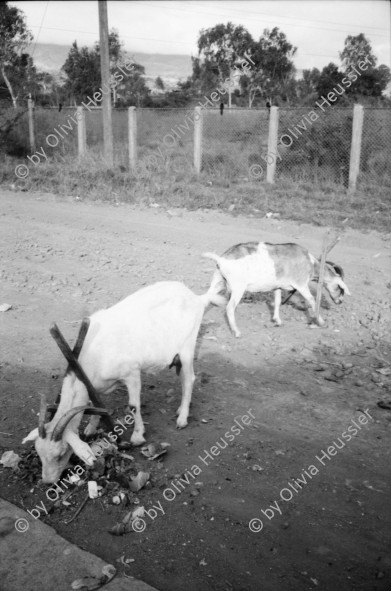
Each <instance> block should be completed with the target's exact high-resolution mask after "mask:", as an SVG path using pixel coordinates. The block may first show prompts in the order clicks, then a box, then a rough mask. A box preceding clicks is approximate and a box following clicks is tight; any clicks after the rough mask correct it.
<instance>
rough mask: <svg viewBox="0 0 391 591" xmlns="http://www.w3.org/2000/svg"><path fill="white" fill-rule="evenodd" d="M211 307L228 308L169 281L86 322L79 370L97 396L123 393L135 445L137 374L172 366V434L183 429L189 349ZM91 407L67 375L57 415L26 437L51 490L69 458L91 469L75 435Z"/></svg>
mask: <svg viewBox="0 0 391 591" xmlns="http://www.w3.org/2000/svg"><path fill="white" fill-rule="evenodd" d="M210 303H213V304H215V305H222V304H224V303H225V300H224V298H222V297H221V296H218V295H216V293H214V292H212V291H211V290H209V291H208V292H207V293H206V294H204V295H201V296H198V295H195V294H194V293H193V292H192V291H191V290H190V289H188V288H187V287H186V286H185V285H184V284H183V283H179V282H176V281H166V282H160V283H155V284H154V285H151V286H149V287H146V288H144V289H141V290H139V291H137V292H136V293H134V294H132V295H130V296H129V297H127V298H126V299H124V300H122V301H121V302H119V303H118V304H116V305H114V306H112V307H111V308H108V309H106V310H101V311H99V312H96V313H95V314H93V315H92V316H91V318H90V326H89V329H88V332H87V336H86V339H85V342H84V344H83V347H82V349H81V352H80V355H79V362H80V364H81V366H82V368H83V369H84V371H85V373H86V374H87V376H88V378H89V379H90V381H91V382H92V385H93V386H94V387H95V388H96V390H97V391H100V392H103V393H105V392H111V391H113V390H114V389H115V387H116V385H117V384H118V383H119V382H121V383H124V384H125V385H126V387H127V389H128V393H129V405H130V406H132V407H134V408H135V413H134V431H133V434H132V437H131V442H132V443H133V444H134V445H140V444H142V443H143V442H144V441H145V439H144V437H143V435H144V424H143V421H142V418H141V413H140V391H141V377H140V372H141V371H142V370H144V371H146V372H152V373H153V372H155V371H158V370H160V369H163V368H164V367H167V366H169V365H170V364H171V365H173V364H174V365H176V366H177V369H180V368H182V372H181V380H182V401H181V405H180V407H179V408H178V411H177V414H178V415H179V416H178V419H177V426H178V427H179V428H183V427H185V426H186V425H187V419H188V414H189V406H190V402H191V395H192V390H193V384H194V379H195V378H194V371H193V358H194V349H195V345H196V339H197V335H198V332H199V329H200V325H201V321H202V317H203V314H204V311H205V308H206V307H207V305H208V304H210ZM88 402H89V398H88V394H87V390H86V387H85V386H84V384H83V383H82V382H81V381H80V380H78V379H77V378H76V376H75V375H74V373H73V372H72V371H69V372H68V373H67V375H66V376H65V378H64V381H63V385H62V390H61V402H60V404H59V407H58V409H57V412H56V414H55V416H54V417H53V419H52V420H51V421H50V423H47V424H46V425H44V423H43V420H44V419H43V417H44V411H45V409H43V412H42V408H41V422H40V425H39V427H38V429H34V430H33V431H31V433H30V434H29V435H28V436H27V437H26V438H25V439H24V440H23V443H26V442H27V441H34V442H35V447H36V450H37V452H38V455H39V456H40V458H41V461H42V480H43V482H46V483H52V482H56V481H57V480H58V479H59V478H60V476H61V473H62V471H63V470H64V469H65V467H66V465H67V463H68V460H69V458H70V456H71V454H72V452H74V453H75V454H76V455H77V456H79V457H80V458H81V459H83V460H84V461H85V462H86V463H87V464H88V465H92V464H93V461H94V459H95V458H94V455H93V453H92V450H91V448H90V446H89V445H88V444H87V443H85V442H83V441H82V440H81V439H80V437H79V435H78V427H79V424H80V421H81V417H82V415H81V411H82V410H84V409H85V408H84V407H85V405H87V404H88ZM80 406H81V407H82V408H81V409H80ZM75 407H79V408H75ZM98 422H99V417H97V416H94V417H92V418H91V420H90V423H89V425H88V426H87V428H86V431H85V434H86V435H91V434H92V433H94V431H95V430H96V427H97V424H98Z"/></svg>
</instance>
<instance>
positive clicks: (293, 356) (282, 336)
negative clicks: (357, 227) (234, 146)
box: [0, 190, 391, 591]
mask: <svg viewBox="0 0 391 591" xmlns="http://www.w3.org/2000/svg"><path fill="white" fill-rule="evenodd" d="M323 234H324V230H323V229H321V228H315V227H311V226H306V225H302V226H298V225H296V224H293V223H289V222H284V221H279V220H266V219H255V218H244V217H243V218H240V217H238V218H233V217H229V216H227V215H225V214H218V213H208V212H181V211H171V212H166V211H161V210H160V209H146V210H143V211H140V210H136V209H133V208H131V207H128V206H118V207H110V206H107V205H99V204H86V203H82V202H78V201H74V200H71V199H70V200H68V201H67V200H60V199H57V198H56V197H54V196H50V195H37V194H36V195H28V194H26V193H14V192H9V191H4V190H3V191H0V244H1V254H2V256H1V264H0V278H1V282H0V285H1V291H0V294H1V295H0V304H3V303H9V304H12V309H10V310H9V311H7V312H2V313H0V348H1V355H0V396H1V402H2V408H3V412H2V420H1V422H0V431H1V434H0V455H1V453H3V452H4V451H6V450H11V449H12V450H14V451H15V452H18V453H21V452H22V450H23V446H22V445H21V440H22V438H23V437H24V436H25V435H26V434H27V433H28V432H29V431H30V430H31V429H32V428H34V427H35V426H36V424H37V418H36V413H37V411H38V408H39V394H40V393H41V392H46V393H47V394H48V395H49V398H50V399H52V400H53V399H54V398H55V396H56V395H57V393H58V392H59V389H60V381H61V377H62V374H63V371H64V368H65V362H64V360H63V359H62V357H61V354H60V353H59V351H58V349H57V348H56V346H55V344H54V342H53V341H52V339H51V338H50V336H49V332H48V329H49V326H50V324H51V322H52V321H56V322H57V323H58V325H59V326H60V327H61V329H62V330H63V333H64V335H65V336H66V338H67V339H68V340H69V341H70V342H72V343H73V342H74V339H75V337H76V334H77V330H78V326H79V322H80V320H81V318H82V317H83V316H85V315H86V314H88V313H91V312H93V311H95V310H97V309H99V308H101V307H106V306H109V305H112V304H114V303H115V302H117V301H118V300H120V299H121V298H122V297H124V296H126V295H128V294H129V293H131V292H132V291H134V290H136V289H138V288H140V287H142V286H144V285H147V284H150V283H153V282H155V281H158V280H162V279H165V280H166V279H170V280H171V279H172V280H180V281H184V282H185V283H186V284H187V285H188V286H189V287H190V288H192V289H194V291H196V292H197V293H202V292H204V291H205V290H206V289H207V287H208V284H209V281H210V278H211V275H212V271H213V264H212V262H211V261H208V260H205V259H202V258H201V257H200V254H201V253H202V252H205V251H215V252H218V253H221V252H223V251H224V250H225V249H227V248H228V247H229V246H231V245H232V244H235V243H238V242H243V241H250V240H265V241H270V242H299V243H300V244H302V245H303V246H305V247H307V248H309V250H310V251H312V252H313V253H314V254H315V255H319V254H320V248H321V240H322V236H323ZM390 254H391V251H390V242H389V237H387V236H384V235H380V234H376V233H367V234H364V233H359V232H356V231H352V230H349V229H347V230H346V231H345V232H344V234H343V235H342V238H341V242H340V243H339V244H338V245H337V246H336V248H335V249H334V250H333V252H332V256H330V258H331V259H332V260H333V261H335V262H336V263H338V264H340V265H342V267H343V268H344V270H345V275H346V278H345V279H346V283H347V284H348V286H349V288H350V290H351V292H352V296H351V298H346V299H345V302H344V303H343V304H342V305H341V306H335V305H334V304H332V303H330V300H329V299H328V297H325V298H324V305H325V306H327V309H323V317H324V318H325V319H327V321H328V324H327V328H324V329H311V328H310V327H309V326H308V324H307V318H306V312H305V310H304V307H303V302H302V300H301V299H300V298H299V297H297V296H294V297H293V298H292V300H291V303H290V304H289V305H286V306H284V307H283V308H282V310H281V318H282V321H283V326H282V327H281V328H274V327H273V325H272V321H271V316H272V314H271V307H270V302H271V296H267V297H264V296H262V297H256V298H254V301H251V302H250V301H244V302H242V304H241V305H240V306H239V307H238V309H237V314H236V318H237V323H238V326H239V328H240V329H241V331H242V337H241V338H240V339H235V338H234V337H233V336H232V335H231V334H230V332H229V329H228V327H227V324H226V321H225V319H224V315H223V311H222V310H221V309H217V308H213V309H211V310H210V311H209V312H208V313H207V314H206V316H205V318H204V324H203V327H202V331H201V338H200V346H199V352H198V359H197V361H196V364H195V372H196V376H197V378H198V379H197V381H196V385H195V388H194V393H193V404H192V410H191V418H190V421H189V425H188V427H187V428H186V429H183V430H181V431H177V430H176V428H175V416H174V415H175V410H176V408H177V406H178V400H179V396H180V382H179V380H178V379H177V378H176V376H175V374H174V372H173V371H169V370H167V371H164V372H162V373H161V374H159V375H156V376H146V379H145V380H144V388H143V418H144V419H145V421H146V423H148V425H147V434H146V436H147V441H148V442H150V441H154V442H159V441H166V442H169V443H170V444H171V447H170V448H169V453H168V454H167V455H166V456H164V457H163V458H162V461H161V462H156V461H155V462H148V461H147V460H146V459H145V458H144V457H143V456H142V455H141V453H140V451H139V450H138V449H134V450H132V451H131V453H132V455H133V456H134V457H135V461H136V462H137V465H139V466H142V467H144V469H146V468H147V469H148V470H149V471H150V472H151V484H150V485H148V486H147V487H146V488H145V489H143V490H141V491H140V492H139V493H138V498H139V501H140V503H141V504H142V505H144V506H145V508H146V509H148V510H149V509H151V508H152V507H153V505H155V507H156V506H158V507H159V506H160V507H161V508H162V510H161V511H160V510H159V512H157V515H156V517H155V519H152V517H153V516H154V513H152V512H150V515H151V517H148V516H146V525H147V527H146V529H145V531H144V532H142V533H128V534H126V535H125V536H123V537H113V536H111V535H110V534H108V529H110V528H111V527H112V526H113V525H114V524H115V523H116V522H117V521H119V520H121V519H122V517H123V516H124V514H125V512H126V511H127V510H129V508H128V507H126V508H125V507H121V506H115V505H108V506H107V505H105V504H103V503H102V501H101V500H95V501H90V502H89V503H88V504H87V506H86V507H85V508H84V510H83V511H82V512H81V513H80V515H79V516H78V518H77V519H76V520H74V521H73V522H72V523H71V524H70V525H65V523H64V521H66V520H67V519H69V517H70V515H72V514H73V513H74V511H75V510H76V508H77V505H72V506H71V507H70V508H69V507H65V506H63V505H62V506H61V507H60V508H55V509H54V511H53V512H52V513H50V514H49V515H48V516H47V517H45V518H44V520H45V522H46V523H48V524H50V525H52V526H54V527H55V528H56V530H57V531H58V533H59V534H60V535H62V536H64V537H65V538H67V539H68V540H70V541H71V542H73V543H76V544H78V545H79V546H81V547H82V548H83V549H86V550H88V551H90V552H92V553H95V554H97V555H99V556H100V557H101V558H103V559H104V560H106V561H107V562H110V563H112V564H115V565H116V567H117V568H119V569H121V568H122V569H123V570H124V571H125V573H126V574H127V575H132V576H135V577H138V578H140V579H142V580H144V581H146V582H147V583H149V584H151V585H153V586H155V587H156V588H158V589H160V590H161V591H179V590H181V591H182V590H183V589H184V588H185V589H186V590H187V591H201V590H203V591H204V590H205V591H208V590H217V591H245V590H247V591H249V590H251V591H252V590H254V591H258V590H261V589H262V590H264V591H268V590H275V589H279V590H282V591H285V590H286V591H291V590H301V591H303V590H307V589H308V590H309V589H320V590H328V589H330V590H333V591H335V590H338V591H344V590H345V589H346V590H359V589H362V590H372V589H374V590H375V589H376V590H386V589H389V588H390V585H391V583H390V581H391V558H390V554H389V542H390V539H389V538H390V535H389V534H390V523H391V515H390V503H389V498H390V497H389V494H390V487H389V484H390V465H391V463H390V429H391V411H390V410H387V409H385V408H380V407H379V406H378V403H379V402H381V404H382V403H383V402H385V403H387V401H390V399H391V392H390V381H391V376H390V375H389V371H388V370H389V367H390V355H389V354H390V349H391V347H390V337H389V335H390V330H389V329H390V288H391V278H390ZM105 401H106V403H107V406H108V407H109V408H110V409H111V410H113V412H114V416H115V417H121V416H123V415H124V408H125V406H126V404H127V400H126V397H125V396H124V395H123V394H114V395H112V396H107V397H105ZM250 411H251V413H252V415H253V416H254V417H255V418H254V419H251V421H248V420H246V419H244V416H245V415H247V416H249V412H250ZM365 411H367V414H366V415H365ZM235 419H236V423H235ZM365 419H366V423H365ZM355 424H356V426H355ZM238 425H239V426H238ZM235 428H236V431H235V430H234V429H235ZM354 431H356V432H355V433H354ZM228 432H229V433H230V434H231V439H230V441H228V438H227V435H226V434H227V433H228ZM4 433H9V434H11V435H4ZM342 434H345V436H343V435H342ZM349 434H350V439H349V438H348V435H349ZM232 436H233V440H232ZM224 441H225V442H227V441H228V443H227V445H226V446H224ZM218 442H220V446H219V447H217V443H218ZM333 442H336V443H335V445H334V443H333ZM330 446H334V447H333V448H332V450H333V451H331V450H330V449H329V450H328V448H330ZM211 448H213V449H214V451H212V452H211ZM216 449H217V451H218V453H215V452H216ZM207 452H208V453H209V457H208V456H207ZM324 452H325V453H326V454H327V456H328V457H326V456H325V455H324ZM214 454H215V455H214ZM195 467H198V470H196V469H195ZM186 474H187V476H186ZM180 478H182V481H180V480H179V479H180ZM187 480H188V481H189V482H188V483H187V482H186V481H187ZM0 482H1V491H2V496H3V497H5V498H6V499H8V500H9V501H12V502H14V503H16V504H17V505H19V506H21V507H24V508H25V509H31V508H33V507H34V506H35V505H36V504H37V503H38V502H39V501H40V500H41V499H45V498H46V497H45V494H44V491H45V487H44V486H43V485H37V483H33V484H31V483H28V482H26V481H23V480H22V479H21V478H20V475H18V474H17V473H15V474H13V473H11V471H10V469H6V468H5V469H0ZM180 482H182V485H181V484H180ZM289 483H290V484H289ZM175 484H176V486H177V489H175V486H174V485H175ZM168 488H170V489H171V490H172V491H173V492H172V493H168V492H167V489H168ZM83 494H84V493H83ZM45 502H46V501H45ZM159 503H160V505H159ZM163 512H164V514H163ZM254 518H256V521H254V522H252V525H253V527H254V528H258V529H261V531H259V532H258V533H256V532H251V531H250V529H249V522H250V521H251V520H252V519H254ZM260 520H261V521H260ZM21 535H22V534H21ZM121 556H125V558H127V559H128V558H131V559H134V561H133V562H130V563H129V564H127V565H126V566H125V565H120V564H119V563H118V562H116V561H117V560H118V559H119V558H120V557H121ZM15 568H16V565H15Z"/></svg>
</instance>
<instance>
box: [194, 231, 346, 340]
mask: <svg viewBox="0 0 391 591" xmlns="http://www.w3.org/2000/svg"><path fill="white" fill-rule="evenodd" d="M203 256H204V257H207V258H210V259H213V260H215V261H216V263H217V269H216V271H215V273H214V275H213V278H212V283H211V285H210V288H209V289H210V290H211V291H213V292H214V293H219V292H221V291H222V290H224V289H228V291H229V292H230V299H229V301H228V304H227V318H228V322H229V326H230V328H231V330H232V331H233V333H234V334H235V336H236V337H239V336H240V331H239V329H238V327H237V325H236V321H235V308H236V306H237V305H238V304H239V302H240V300H241V299H242V297H243V294H244V292H246V291H249V292H260V291H261V292H267V291H272V290H275V298H274V315H273V320H274V322H275V323H276V324H277V325H278V326H280V325H281V319H280V313H279V310H280V304H281V289H284V290H297V291H298V292H299V293H301V295H302V296H303V297H304V299H305V300H306V301H307V302H308V303H309V305H310V307H311V309H312V312H313V313H314V312H315V300H314V298H313V296H312V294H311V292H310V289H309V282H310V281H314V280H315V281H316V280H318V279H319V261H317V259H316V258H315V257H314V256H313V255H312V254H310V253H309V252H308V250H306V249H305V248H303V247H301V246H299V245H298V244H269V243H267V242H247V243H245V244H236V245H235V246H232V247H231V248H229V249H228V250H227V251H226V252H225V253H224V254H223V255H222V256H218V255H216V254H214V253H210V252H207V253H205V254H203ZM324 285H325V287H326V289H327V291H328V292H329V293H330V295H331V297H332V299H333V300H334V302H336V303H338V304H340V303H342V301H343V296H344V293H346V294H347V295H350V292H349V289H348V288H347V286H346V284H345V283H344V281H343V271H342V269H341V267H338V265H334V264H333V263H330V262H327V263H326V265H325V273H324ZM319 324H320V325H323V324H324V320H323V319H322V318H321V317H320V316H319Z"/></svg>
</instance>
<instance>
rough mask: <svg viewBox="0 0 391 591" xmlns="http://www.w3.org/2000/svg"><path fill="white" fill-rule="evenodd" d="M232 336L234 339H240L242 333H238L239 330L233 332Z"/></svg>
mask: <svg viewBox="0 0 391 591" xmlns="http://www.w3.org/2000/svg"><path fill="white" fill-rule="evenodd" d="M234 336H235V339H240V337H241V336H242V333H241V332H240V330H237V331H234Z"/></svg>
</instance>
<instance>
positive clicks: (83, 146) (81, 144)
mask: <svg viewBox="0 0 391 591" xmlns="http://www.w3.org/2000/svg"><path fill="white" fill-rule="evenodd" d="M76 118H77V152H78V155H79V158H82V157H83V156H85V154H86V151H87V142H86V116H85V111H84V108H83V107H77V115H76Z"/></svg>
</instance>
